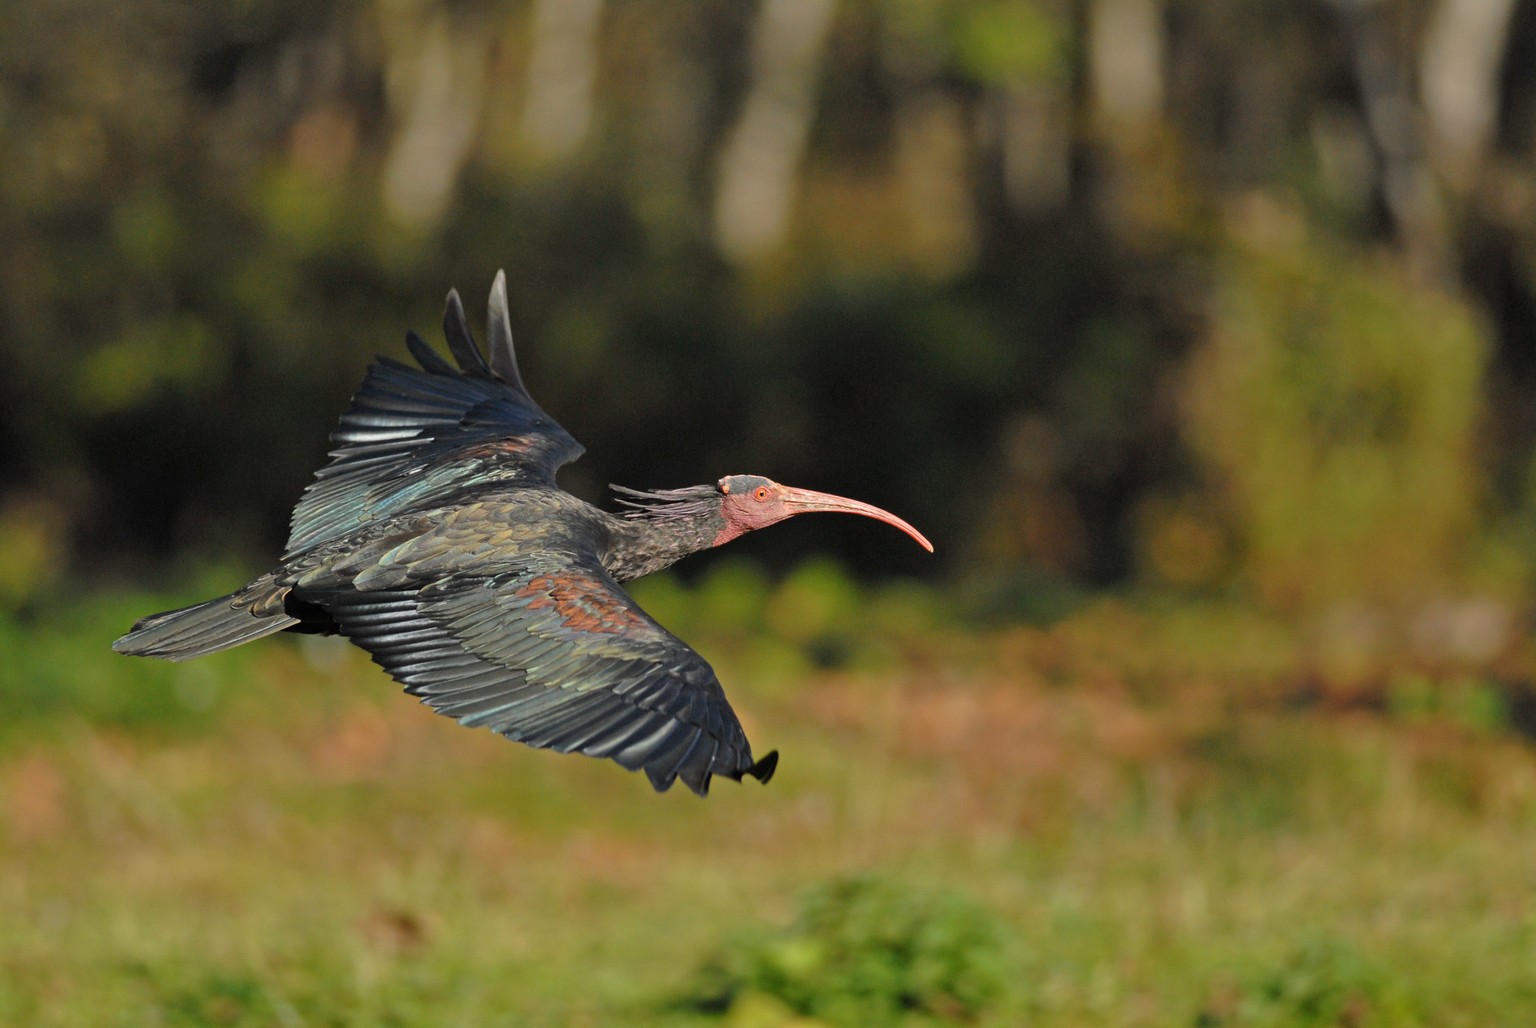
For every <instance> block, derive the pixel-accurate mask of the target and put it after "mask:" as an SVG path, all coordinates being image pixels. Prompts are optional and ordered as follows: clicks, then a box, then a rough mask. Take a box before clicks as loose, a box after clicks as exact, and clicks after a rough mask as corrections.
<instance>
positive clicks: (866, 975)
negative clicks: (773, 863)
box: [695, 878, 1016, 1025]
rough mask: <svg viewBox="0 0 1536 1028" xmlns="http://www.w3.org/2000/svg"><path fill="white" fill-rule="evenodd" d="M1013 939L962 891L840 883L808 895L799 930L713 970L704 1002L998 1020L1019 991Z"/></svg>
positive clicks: (861, 1020) (869, 881) (732, 956)
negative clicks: (766, 1000) (771, 1002)
mask: <svg viewBox="0 0 1536 1028" xmlns="http://www.w3.org/2000/svg"><path fill="white" fill-rule="evenodd" d="M1008 939H1009V935H1008V932H1007V929H1006V925H1005V924H1004V923H1003V922H1002V921H1001V920H1000V919H998V918H997V917H995V916H993V915H990V914H988V913H987V912H985V911H984V910H982V909H981V908H980V907H978V906H976V905H975V904H974V903H972V902H971V901H969V900H967V899H965V898H963V897H961V896H959V895H958V894H955V893H950V892H930V891H925V890H923V889H921V888H917V887H912V886H907V885H900V884H896V883H894V882H890V881H886V880H883V879H878V878H858V879H849V880H844V881H838V882H833V883H831V884H828V885H824V886H822V887H820V888H818V889H816V890H814V891H812V892H810V893H809V894H808V895H807V896H806V897H805V899H804V900H803V902H802V904H801V909H800V915H799V917H798V919H797V920H796V921H795V923H794V925H793V926H792V927H790V928H788V929H786V930H783V931H779V932H768V933H760V934H757V935H755V936H749V937H745V938H742V939H740V940H738V941H736V942H735V943H733V944H731V945H730V946H728V947H727V948H726V949H725V950H724V951H723V952H722V953H721V954H720V955H719V956H718V957H716V958H715V960H714V961H713V962H711V963H710V964H708V965H706V966H705V968H704V969H703V970H702V971H701V974H700V977H699V982H698V984H697V985H696V987H695V988H696V993H695V1002H697V1003H698V1004H700V1005H702V1006H705V1007H709V1008H717V1009H728V1008H730V1007H731V1006H732V1005H733V1004H736V1003H739V1002H743V998H744V997H754V996H758V995H766V996H770V997H774V998H775V999H778V1000H780V1001H781V1002H783V1003H784V1004H786V1005H787V1006H788V1007H789V1008H790V1009H791V1010H793V1011H795V1012H796V1013H799V1014H804V1015H807V1016H810V1017H815V1018H818V1019H823V1020H826V1021H828V1022H830V1023H833V1024H846V1025H885V1024H900V1023H905V1022H906V1021H907V1020H908V1019H910V1018H911V1017H913V1016H921V1017H923V1018H931V1019H937V1020H948V1021H971V1020H975V1019H976V1018H978V1017H981V1016H983V1015H987V1014H995V1013H996V1012H997V1010H998V1007H999V1006H1000V1005H1001V1004H1003V1003H1004V1002H1005V1001H1006V999H1007V997H1008V994H1009V991H1010V989H1011V988H1012V987H1013V986H1014V985H1015V984H1016V983H1015V982H1014V981H1013V980H1012V978H1011V972H1012V971H1013V968H1012V966H1011V965H1010V961H1009V957H1008V944H1009V943H1008ZM746 1002H749V1003H750V1002H752V1000H751V999H747V1000H746Z"/></svg>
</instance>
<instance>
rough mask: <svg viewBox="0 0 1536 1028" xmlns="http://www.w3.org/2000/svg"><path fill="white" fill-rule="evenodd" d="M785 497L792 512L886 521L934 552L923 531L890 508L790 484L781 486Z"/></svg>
mask: <svg viewBox="0 0 1536 1028" xmlns="http://www.w3.org/2000/svg"><path fill="white" fill-rule="evenodd" d="M779 488H780V489H782V490H783V493H782V494H781V495H782V496H783V499H784V506H785V507H787V508H789V512H790V513H791V514H862V515H863V516H864V517H866V518H874V519H875V520H876V521H884V522H885V523H886V524H887V525H894V526H896V527H897V528H899V529H901V530H902V531H903V532H905V533H907V534H908V535H910V536H911V537H912V538H913V539H916V540H917V544H918V545H919V546H921V547H922V548H923V549H925V550H927V551H928V552H929V553H932V552H933V543H930V542H929V541H928V540H927V539H925V538H924V537H923V533H921V532H919V531H918V530H917V529H915V528H913V527H912V526H911V525H909V524H907V523H906V522H905V521H903V520H901V518H898V517H897V516H896V515H895V514H892V513H891V512H890V511H888V510H881V509H880V508H879V507H876V506H874V505H873V504H869V503H861V502H859V501H858V500H850V499H848V498H847V497H845V496H833V495H832V494H830V493H817V492H812V491H811V490H809V489H795V488H792V487H790V486H787V485H785V486H780V487H779Z"/></svg>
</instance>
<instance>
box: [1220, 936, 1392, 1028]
mask: <svg viewBox="0 0 1536 1028" xmlns="http://www.w3.org/2000/svg"><path fill="white" fill-rule="evenodd" d="M1223 1006H1224V1007H1226V1008H1227V1009H1226V1011H1225V1012H1218V1011H1216V1010H1211V1009H1208V1010H1206V1011H1205V1012H1203V1013H1202V1014H1201V1016H1200V1018H1199V1020H1198V1024H1199V1025H1201V1026H1202V1028H1223V1026H1227V1028H1337V1026H1347V1025H1407V1024H1419V1023H1422V1022H1421V1021H1420V1020H1419V1018H1417V1017H1415V1016H1413V1014H1412V1012H1411V1010H1410V1008H1409V1006H1408V1004H1407V1003H1406V1002H1405V1000H1404V997H1403V994H1402V990H1401V988H1400V987H1399V986H1398V985H1397V983H1396V981H1395V979H1394V976H1393V975H1392V974H1391V973H1390V972H1389V971H1388V970H1387V968H1385V967H1384V966H1382V964H1381V963H1380V962H1379V961H1376V960H1373V959H1371V958H1370V957H1368V956H1367V955H1366V954H1365V953H1363V952H1362V951H1361V950H1360V948H1359V947H1357V946H1355V945H1354V944H1352V943H1350V942H1348V941H1347V940H1343V939H1338V938H1333V937H1320V938H1314V939H1309V940H1307V941H1305V942H1303V943H1301V944H1299V945H1298V946H1297V947H1296V948H1295V949H1293V950H1292V951H1291V952H1289V953H1288V954H1286V955H1285V956H1284V957H1283V958H1282V959H1280V960H1279V961H1277V963H1276V964H1275V965H1274V966H1272V967H1270V968H1268V969H1267V970H1263V971H1259V972H1256V973H1255V974H1253V975H1252V976H1251V978H1250V979H1249V980H1248V981H1246V982H1245V983H1244V984H1243V985H1242V987H1241V988H1240V989H1239V991H1238V993H1237V995H1236V996H1234V997H1225V998H1224V1002H1223Z"/></svg>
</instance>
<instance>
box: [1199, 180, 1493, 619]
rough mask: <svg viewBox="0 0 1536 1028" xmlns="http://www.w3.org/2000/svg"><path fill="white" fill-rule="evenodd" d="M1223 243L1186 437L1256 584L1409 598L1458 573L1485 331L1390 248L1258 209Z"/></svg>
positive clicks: (1286, 600) (1303, 595)
mask: <svg viewBox="0 0 1536 1028" xmlns="http://www.w3.org/2000/svg"><path fill="white" fill-rule="evenodd" d="M1244 231H1245V233H1246V234H1245V235H1243V236H1242V237H1241V238H1239V239H1237V240H1236V241H1235V242H1234V243H1233V244H1232V245H1231V246H1230V247H1228V248H1227V249H1226V251H1225V252H1224V254H1223V256H1222V258H1221V272H1222V276H1221V277H1222V282H1221V286H1220V288H1219V290H1218V293H1217V299H1216V305H1215V310H1214V319H1215V320H1214V324H1213V326H1212V333H1211V336H1210V339H1209V340H1208V341H1207V343H1206V345H1205V346H1204V348H1203V350H1202V351H1201V352H1200V353H1199V354H1198V355H1197V357H1196V358H1195V364H1194V370H1193V376H1192V379H1191V385H1190V399H1189V404H1188V415H1189V416H1188V422H1187V425H1188V434H1189V437H1190V440H1191V442H1192V443H1193V445H1194V448H1195V450H1196V451H1197V452H1198V454H1199V455H1200V456H1201V457H1202V459H1203V460H1204V462H1205V467H1206V470H1207V472H1208V474H1209V476H1210V478H1211V480H1212V481H1213V482H1214V483H1215V484H1216V485H1217V486H1218V488H1219V490H1220V495H1221V496H1222V497H1223V498H1224V500H1225V504H1226V507H1227V510H1228V511H1229V514H1230V517H1231V518H1232V524H1233V527H1234V528H1235V529H1236V533H1237V535H1238V537H1239V539H1240V543H1241V547H1242V555H1241V559H1242V564H1243V567H1244V570H1245V571H1246V572H1247V574H1248V576H1249V577H1250V578H1251V580H1252V581H1253V582H1254V583H1255V584H1256V585H1257V587H1258V589H1259V591H1260V592H1261V594H1262V595H1263V596H1264V597H1265V598H1266V599H1268V600H1269V601H1271V602H1274V603H1277V604H1280V605H1281V606H1283V607H1287V608H1293V607H1296V606H1315V605H1317V604H1319V603H1321V602H1326V601H1336V600H1339V599H1347V598H1356V599H1366V600H1381V601H1388V602H1392V603H1402V602H1406V601H1409V600H1411V599H1412V598H1413V597H1415V596H1423V595H1424V593H1425V591H1426V590H1427V589H1433V588H1435V587H1436V586H1435V584H1436V583H1444V582H1446V581H1448V580H1452V579H1454V577H1455V576H1456V574H1457V572H1458V570H1459V569H1460V567H1461V566H1462V559H1463V558H1464V556H1465V552H1464V549H1465V548H1464V545H1463V542H1464V540H1465V539H1466V537H1467V533H1468V529H1469V528H1470V527H1471V526H1472V524H1473V521H1474V513H1475V509H1476V502H1477V496H1478V493H1479V488H1480V483H1479V474H1478V467H1477V461H1476V456H1475V448H1474V443H1475V436H1474V433H1475V431H1476V429H1477V426H1478V419H1479V417H1480V413H1481V388H1482V376H1483V369H1484V365H1485V363H1486V360H1487V352H1488V345H1487V341H1486V338H1485V333H1484V330H1483V327H1482V326H1481V325H1480V323H1479V321H1478V319H1477V318H1476V316H1475V315H1474V314H1473V313H1472V311H1471V310H1469V309H1468V307H1467V306H1466V305H1465V304H1464V303H1463V302H1462V301H1461V300H1459V299H1458V298H1456V297H1454V296H1450V295H1447V294H1445V293H1442V292H1440V291H1437V290H1435V289H1434V288H1430V287H1427V286H1425V285H1424V284H1422V283H1419V282H1416V281H1414V280H1413V279H1412V278H1411V277H1410V276H1409V275H1408V274H1407V273H1406V272H1405V271H1404V270H1403V269H1402V268H1401V267H1399V266H1398V265H1397V264H1395V263H1394V262H1392V261H1389V260H1385V259H1381V258H1373V257H1370V256H1368V255H1366V254H1363V253H1359V252H1357V251H1355V250H1353V249H1351V248H1349V247H1347V246H1343V245H1340V244H1339V243H1337V242H1335V241H1332V240H1328V239H1323V238H1319V237H1318V236H1316V235H1315V234H1311V233H1309V232H1308V230H1307V229H1306V227H1305V226H1303V225H1301V224H1299V223H1297V222H1295V221H1294V219H1293V218H1292V217H1291V216H1290V215H1289V214H1288V213H1287V212H1284V211H1281V210H1277V209H1274V208H1270V207H1266V206H1262V205H1261V206H1257V208H1256V210H1254V211H1253V212H1250V219H1249V223H1248V224H1247V225H1245V227H1244Z"/></svg>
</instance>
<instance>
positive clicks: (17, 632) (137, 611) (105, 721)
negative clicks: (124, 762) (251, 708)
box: [0, 593, 257, 735]
mask: <svg viewBox="0 0 1536 1028" xmlns="http://www.w3.org/2000/svg"><path fill="white" fill-rule="evenodd" d="M201 598H203V597H202V596H192V595H191V594H187V595H185V596H183V597H179V598H176V599H173V598H170V597H166V596H154V595H149V594H144V593H128V594H119V595H106V594H102V595H95V596H83V597H80V598H78V599H75V600H72V601H71V602H70V603H69V604H68V605H67V606H63V607H60V606H57V605H55V604H46V605H44V606H42V607H40V608H39V609H36V610H32V611H30V612H26V613H16V614H6V613H0V652H3V653H5V654H6V659H5V660H4V661H0V707H3V708H4V709H5V710H6V711H7V714H6V717H5V719H4V720H3V721H0V735H10V734H23V733H28V732H32V731H35V730H36V729H37V728H38V727H39V726H40V725H47V724H52V725H59V724H68V723H82V722H83V723H87V724H92V725H98V726H105V727H116V728H132V729H136V730H139V731H145V732H151V733H178V732H189V731H199V730H205V729H207V728H209V727H210V726H212V725H214V724H216V723H218V721H219V718H220V715H221V714H222V711H223V708H224V705H225V702H226V700H227V699H228V698H229V696H230V695H231V693H233V692H234V691H235V686H236V685H237V684H238V683H239V682H240V681H241V679H242V676H243V672H244V671H245V669H247V668H248V667H249V666H250V664H251V662H252V660H253V659H255V658H256V657H257V654H255V653H253V652H236V653H233V654H230V655H227V656H224V657H220V658H218V661H217V663H216V664H211V663H208V662H197V663H188V664H171V663H168V662H166V661H160V660H145V659H139V658H128V657H122V656H119V655H118V654H116V653H113V652H112V649H111V645H112V640H113V639H115V638H117V637H118V636H119V635H122V634H123V633H124V632H126V631H127V630H128V628H129V626H131V625H132V624H133V622H134V621H135V620H137V619H138V618H139V617H141V616H143V615H144V614H148V613H151V612H153V611H156V610H164V609H168V608H170V607H174V606H177V605H178V602H177V599H180V601H181V602H191V601H192V600H193V599H201Z"/></svg>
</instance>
